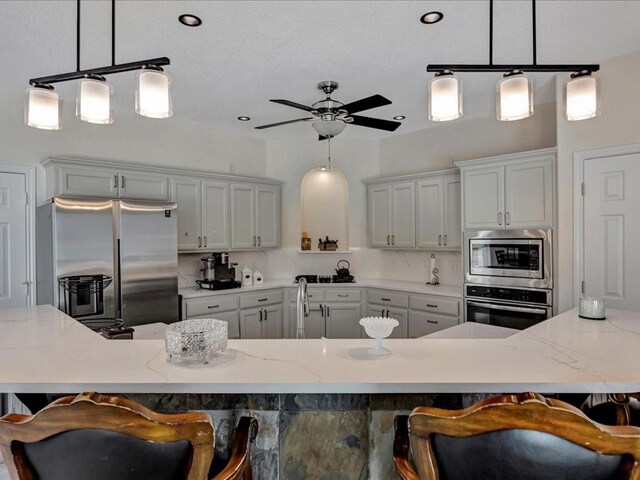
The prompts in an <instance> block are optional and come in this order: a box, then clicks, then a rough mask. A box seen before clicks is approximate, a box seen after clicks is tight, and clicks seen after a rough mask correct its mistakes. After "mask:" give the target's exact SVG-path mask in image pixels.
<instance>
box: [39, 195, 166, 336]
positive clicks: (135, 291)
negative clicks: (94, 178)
mask: <svg viewBox="0 0 640 480" xmlns="http://www.w3.org/2000/svg"><path fill="white" fill-rule="evenodd" d="M175 208H176V205H175V204H174V203H165V202H145V201H133V200H110V199H85V198H82V199H81V198H54V199H52V201H51V202H50V203H48V204H46V205H43V206H41V207H38V208H37V212H36V222H37V225H36V236H37V240H36V249H37V253H36V256H37V265H36V271H37V300H38V304H40V305H42V304H53V305H55V306H57V307H58V308H60V309H61V310H63V311H65V312H67V313H69V314H70V315H71V316H73V317H74V318H77V319H79V320H82V321H84V320H100V319H105V320H108V319H122V320H123V321H124V325H126V326H135V325H143V324H147V323H154V322H163V323H173V322H175V321H177V320H178V247H177V227H176V210H175Z"/></svg>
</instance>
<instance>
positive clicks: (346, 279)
mask: <svg viewBox="0 0 640 480" xmlns="http://www.w3.org/2000/svg"><path fill="white" fill-rule="evenodd" d="M300 278H304V279H305V280H306V281H307V283H356V281H355V280H354V278H353V275H345V276H340V275H297V276H296V279H295V280H294V282H293V283H298V280H299V279H300Z"/></svg>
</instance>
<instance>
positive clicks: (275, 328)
mask: <svg viewBox="0 0 640 480" xmlns="http://www.w3.org/2000/svg"><path fill="white" fill-rule="evenodd" d="M262 338H282V305H272V306H270V307H264V308H263V309H262Z"/></svg>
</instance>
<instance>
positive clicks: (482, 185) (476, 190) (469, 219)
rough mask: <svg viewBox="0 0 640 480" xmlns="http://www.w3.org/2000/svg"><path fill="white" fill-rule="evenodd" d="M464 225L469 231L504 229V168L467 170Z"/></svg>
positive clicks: (465, 176)
mask: <svg viewBox="0 0 640 480" xmlns="http://www.w3.org/2000/svg"><path fill="white" fill-rule="evenodd" d="M463 175H464V225H465V228H467V229H470V230H482V229H494V230H497V229H503V228H504V167H487V168H482V169H477V170H476V169H474V170H467V171H465V172H464V173H463Z"/></svg>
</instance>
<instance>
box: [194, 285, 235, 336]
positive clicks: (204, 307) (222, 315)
mask: <svg viewBox="0 0 640 480" xmlns="http://www.w3.org/2000/svg"><path fill="white" fill-rule="evenodd" d="M197 318H214V319H216V320H224V321H225V322H227V323H228V327H227V328H228V335H229V338H240V323H239V321H238V296H237V295H236V294H228V295H211V296H206V297H198V298H188V299H185V300H183V301H182V320H192V319H197Z"/></svg>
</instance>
